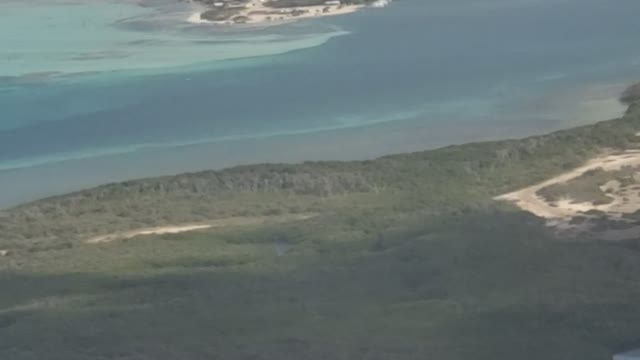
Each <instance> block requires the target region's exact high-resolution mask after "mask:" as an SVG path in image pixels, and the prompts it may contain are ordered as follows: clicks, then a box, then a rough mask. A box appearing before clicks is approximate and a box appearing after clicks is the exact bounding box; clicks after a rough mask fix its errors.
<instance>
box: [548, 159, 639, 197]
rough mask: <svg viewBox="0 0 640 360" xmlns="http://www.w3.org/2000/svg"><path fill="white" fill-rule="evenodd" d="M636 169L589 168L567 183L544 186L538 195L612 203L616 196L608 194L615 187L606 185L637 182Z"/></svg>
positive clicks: (623, 184)
mask: <svg viewBox="0 0 640 360" xmlns="http://www.w3.org/2000/svg"><path fill="white" fill-rule="evenodd" d="M636 171H637V170H636V169H632V168H624V169H621V170H616V171H605V170H603V169H602V168H599V169H594V170H589V171H587V172H585V173H584V174H582V175H580V176H579V177H577V178H575V179H572V180H570V181H567V182H566V183H561V184H554V185H550V186H547V187H545V188H542V189H540V190H539V191H538V195H540V196H542V197H543V198H544V199H545V200H547V201H558V200H563V199H569V200H571V202H573V203H582V202H590V203H593V204H594V205H604V204H610V203H611V202H613V200H614V198H613V197H611V196H607V194H608V193H609V192H612V191H613V189H611V188H609V189H605V188H604V187H605V185H607V183H609V182H611V181H615V182H617V183H618V184H619V185H620V186H622V187H628V186H630V185H633V184H635V183H636V180H635V178H634V174H635V173H636Z"/></svg>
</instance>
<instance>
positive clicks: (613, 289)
mask: <svg viewBox="0 0 640 360" xmlns="http://www.w3.org/2000/svg"><path fill="white" fill-rule="evenodd" d="M638 130H640V111H630V112H629V113H628V114H627V115H626V116H625V117H624V118H622V119H618V120H613V121H608V122H603V123H600V124H596V125H591V126H584V127H580V128H576V129H571V130H565V131H560V132H556V133H553V134H550V135H545V136H536V137H531V138H527V139H522V140H508V141H498V142H490V143H478V144H467V145H462V146H451V147H447V148H444V149H439V150H435V151H426V152H419V153H414V154H402V155H394V156H387V157H383V158H380V159H377V160H372V161H356V162H309V163H304V164H298V165H276V164H273V165H257V166H243V167H237V168H233V169H228V170H224V171H207V172H201V173H193V174H183V175H178V176H171V177H163V178H155V179H143V180H138V181H130V182H126V183H119V184H111V185H106V186H102V187H99V188H96V189H91V190H87V191H81V192H77V193H74V194H70V195H66V196H60V197H55V198H51V199H46V200H42V201H38V202H34V203H31V204H27V205H23V206H20V207H17V208H15V209H11V210H8V211H6V212H5V213H4V214H2V215H1V216H0V249H7V250H10V251H11V253H10V255H8V256H4V257H0V271H1V272H0V286H2V291H3V293H2V296H0V359H11V360H33V359H38V360H39V359H47V360H80V359H82V360H84V359H100V360H107V359H109V360H111V359H118V360H152V359H153V360H158V359H162V360H164V359H181V360H183V359H185V360H205V359H207V360H209V359H223V360H235V359H238V360H239V359H243V360H244V359H247V360H248V359H252V360H272V359H273V360H276V359H278V360H287V359H295V360H307V359H308V360H316V359H339V360H341V359H350V360H351V359H367V360H369V359H371V360H376V359H380V360H386V359H394V360H396V359H397V360H405V359H406V360H409V359H425V358H433V359H442V360H458V359H468V358H471V357H473V358H474V359H479V360H495V359H509V358H511V359H522V360H527V359H531V360H539V359H546V360H555V359H558V360H560V359H586V360H599V359H609V358H610V356H611V354H612V353H614V352H618V351H621V350H625V349H627V348H630V347H634V346H638V345H640V337H639V336H638V334H640V288H639V287H638V282H637V279H638V275H640V252H638V251H637V250H638V248H640V241H638V242H625V243H599V242H563V241H559V239H557V238H555V235H554V234H552V233H551V232H550V231H549V230H548V229H547V228H546V227H545V226H544V224H543V222H542V221H541V220H540V219H538V218H535V217H534V216H532V215H529V214H526V213H522V212H520V211H518V210H517V209H515V208H514V207H511V206H509V205H506V204H502V203H497V202H495V201H493V200H492V197H493V196H495V195H498V194H500V193H504V192H508V191H511V190H514V189H517V188H520V187H523V186H527V185H531V184H533V183H537V182H539V181H541V180H543V179H545V178H547V177H549V176H552V175H556V174H559V173H561V172H563V171H566V170H567V169H570V168H572V167H575V166H577V165H579V164H581V163H583V162H585V161H586V160H587V159H588V158H590V157H592V156H594V155H595V154H597V153H599V152H601V151H602V150H603V149H611V148H618V149H625V148H629V147H634V146H637V143H636V136H635V134H636V133H637V132H638ZM306 212H313V213H316V214H318V216H316V217H313V218H310V219H306V220H301V221H291V222H288V223H279V224H274V223H266V224H258V225H247V226H236V227H225V228H217V229H208V230H201V231H195V232H192V233H183V234H174V235H163V236H146V237H137V238H133V239H128V240H121V241H114V242H110V243H104V244H98V245H89V244H86V243H84V240H86V239H87V238H88V237H90V236H93V235H100V234H107V233H110V232H113V231H123V230H127V229H138V228H143V227H149V226H157V225H166V224H183V223H191V222H202V221H207V220H211V219H219V218H225V217H231V216H234V217H237V216H255V215H277V214H295V213H306Z"/></svg>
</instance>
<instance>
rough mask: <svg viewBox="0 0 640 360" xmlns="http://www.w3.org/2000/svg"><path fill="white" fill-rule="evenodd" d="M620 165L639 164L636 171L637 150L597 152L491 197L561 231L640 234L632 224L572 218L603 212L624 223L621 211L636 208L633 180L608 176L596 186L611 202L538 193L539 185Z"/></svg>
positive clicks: (610, 236)
mask: <svg viewBox="0 0 640 360" xmlns="http://www.w3.org/2000/svg"><path fill="white" fill-rule="evenodd" d="M623 168H633V169H635V168H639V169H638V171H640V150H628V151H624V152H617V153H608V154H604V155H602V156H598V157H596V158H594V159H592V160H590V161H589V162H587V163H586V164H585V165H583V166H580V167H578V168H576V169H573V170H571V171H568V172H566V173H564V174H561V175H559V176H556V177H553V178H551V179H549V180H546V181H544V182H541V183H539V184H536V185H533V186H529V187H526V188H524V189H520V190H517V191H514V192H511V193H508V194H504V195H500V196H497V197H496V198H495V199H496V200H500V201H508V202H511V203H513V204H515V205H516V206H518V207H519V208H521V209H522V210H525V211H528V212H530V213H532V214H534V215H536V216H539V217H541V218H544V219H546V220H547V225H549V226H551V227H554V228H556V229H559V230H562V231H572V232H574V233H575V234H580V235H585V234H587V233H588V234H589V237H593V238H600V239H604V240H625V239H632V238H640V226H636V225H633V224H630V225H629V226H628V227H627V228H625V229H618V230H616V229H600V230H595V228H596V227H597V226H595V225H593V224H592V223H589V222H572V220H573V219H575V218H577V217H583V218H585V219H596V218H598V217H600V218H602V217H603V216H604V217H606V218H607V219H609V220H611V221H616V222H618V223H619V224H620V223H625V221H626V220H625V219H624V216H625V215H627V214H633V213H635V212H637V211H639V210H640V191H639V190H638V186H637V185H636V184H634V185H628V186H622V184H621V183H620V182H619V181H615V180H612V181H609V182H607V183H606V184H604V185H603V186H601V188H600V189H601V190H602V191H603V192H605V193H606V196H607V197H610V198H611V202H610V203H607V204H594V203H592V202H586V201H583V202H576V201H574V200H573V199H571V198H563V199H560V200H557V201H549V200H547V199H544V198H542V197H541V196H540V195H538V192H539V191H540V190H541V189H544V188H546V187H548V186H552V185H556V184H564V183H567V182H569V181H571V180H573V179H576V178H578V177H580V176H582V175H583V174H585V173H586V172H588V171H591V170H596V169H602V170H604V171H606V172H611V171H617V170H621V169H623ZM634 178H635V175H634ZM592 211H597V212H598V213H597V214H599V215H598V216H594V215H590V214H589V212H592Z"/></svg>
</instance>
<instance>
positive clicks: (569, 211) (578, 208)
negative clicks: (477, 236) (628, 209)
mask: <svg viewBox="0 0 640 360" xmlns="http://www.w3.org/2000/svg"><path fill="white" fill-rule="evenodd" d="M626 166H640V151H639V150H629V151H625V152H622V153H613V154H607V155H603V156H599V157H597V158H595V159H592V160H590V161H589V162H588V163H587V164H585V165H583V166H581V167H578V168H576V169H573V170H571V171H569V172H566V173H564V174H562V175H559V176H556V177H554V178H551V179H549V180H546V181H544V182H542V183H539V184H536V185H533V186H530V187H527V188H524V189H520V190H517V191H514V192H511V193H508V194H504V195H500V196H498V197H496V198H495V199H496V200H504V201H510V202H513V203H514V204H516V205H517V206H518V207H520V208H521V209H523V210H525V211H529V212H531V213H533V214H535V215H537V216H540V217H543V218H546V219H558V218H568V217H573V216H575V215H577V214H578V213H579V212H584V211H589V210H592V209H597V210H606V209H603V207H602V206H600V207H599V206H595V205H591V204H588V203H586V204H573V203H571V201H562V202H559V203H557V204H555V206H552V205H551V204H550V203H549V202H548V201H546V200H544V199H543V198H541V197H540V196H539V195H538V194H537V192H538V191H539V190H540V189H543V188H545V187H547V186H551V185H555V184H561V183H566V182H568V181H570V180H573V179H575V178H577V177H579V176H581V175H582V174H584V173H585V172H587V171H589V170H595V169H599V168H601V169H603V170H605V171H614V170H620V169H622V168H623V167H626ZM605 207H606V206H605ZM638 207H640V204H639V205H638Z"/></svg>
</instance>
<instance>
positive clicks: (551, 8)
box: [0, 0, 640, 207]
mask: <svg viewBox="0 0 640 360" xmlns="http://www.w3.org/2000/svg"><path fill="white" fill-rule="evenodd" d="M131 3H132V2H130V1H106V0H100V1H95V2H92V3H91V4H89V5H87V4H86V2H84V4H83V3H76V2H74V1H56V0H48V1H45V0H38V1H33V2H29V4H28V5H26V4H24V2H18V1H12V0H9V1H7V0H0V207H2V206H10V205H13V204H16V203H19V202H22V201H27V200H31V199H34V198H37V197H41V196H47V195H51V194H55V193H60V192H65V191H72V190H77V189H79V188H82V187H87V186H91V185H96V184H100V183H104V182H109V181H115V180H123V179H129V178H134V177H141V176H153V175H160V174H169V173H174V172H180V171H191V170H197V169H204V168H217V167H223V166H230V165H234V164H240V163H251V162H258V161H300V160H304V159H355V158H366V157H372V156H377V155H380V154H384V153H389V152H401V151H412V150H420V149H427V148H431V147H435V146H442V145H445V144H451V143H458V142H464V141H477V140H484V139H493V138H501V137H507V136H525V135H529V134H536V133H541V132H546V131H550V130H554V129H558V128H563V127H569V126H573V125H576V124H584V123H589V122H594V121H597V120H603V119H606V118H610V117H614V116H617V115H619V114H620V113H621V111H623V108H622V107H621V106H620V105H619V104H617V102H616V101H615V97H616V96H617V94H618V93H619V92H620V90H621V89H622V88H624V86H626V85H628V84H629V83H631V82H633V81H635V80H638V79H639V78H640V43H639V42H638V41H637V39H636V36H635V32H636V31H637V14H639V13H640V2H638V1H637V0H617V1H615V2H611V1H604V0H456V1H451V0H397V1H395V2H394V3H392V5H391V6H389V7H387V8H384V9H371V10H367V11H363V12H360V13H358V14H355V15H350V16H344V17H335V18H323V19H317V20H313V21H311V22H304V23H296V24H288V25H285V26H279V27H272V28H269V29H253V30H252V29H247V30H242V31H238V30H234V31H230V30H229V29H225V28H219V27H212V26H207V25H191V24H189V23H187V22H186V21H185V20H186V19H187V18H188V17H189V15H190V14H191V13H192V12H193V11H195V10H197V9H196V8H194V7H193V6H192V5H189V4H185V3H181V4H172V3H171V2H169V1H165V2H158V1H153V2H148V3H146V4H145V5H146V6H144V7H141V6H134V5H132V4H131Z"/></svg>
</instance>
